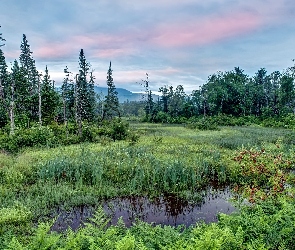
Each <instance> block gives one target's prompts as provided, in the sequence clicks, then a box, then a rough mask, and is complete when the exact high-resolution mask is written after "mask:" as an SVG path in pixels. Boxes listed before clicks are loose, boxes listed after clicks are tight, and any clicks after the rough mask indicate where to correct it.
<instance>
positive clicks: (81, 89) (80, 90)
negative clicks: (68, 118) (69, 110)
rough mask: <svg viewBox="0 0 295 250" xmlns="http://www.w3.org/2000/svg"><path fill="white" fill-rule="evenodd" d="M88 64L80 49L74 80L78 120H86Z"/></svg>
mask: <svg viewBox="0 0 295 250" xmlns="http://www.w3.org/2000/svg"><path fill="white" fill-rule="evenodd" d="M89 67H90V65H89V63H88V62H87V61H86V58H85V55H84V51H83V49H81V51H80V55H79V74H78V77H77V79H76V99H77V103H76V109H77V116H78V119H80V120H82V121H83V120H88V116H89V114H88V106H89V105H88V82H87V75H88V71H89Z"/></svg>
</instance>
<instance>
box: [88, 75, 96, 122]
mask: <svg viewBox="0 0 295 250" xmlns="http://www.w3.org/2000/svg"><path fill="white" fill-rule="evenodd" d="M94 80H95V77H94V75H93V71H91V72H90V79H89V83H88V90H87V119H88V121H89V122H94V119H95V110H96V94H95V91H94V83H95V81H94Z"/></svg>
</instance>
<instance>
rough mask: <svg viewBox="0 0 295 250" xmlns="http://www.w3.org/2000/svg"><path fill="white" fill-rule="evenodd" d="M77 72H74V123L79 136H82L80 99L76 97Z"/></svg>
mask: <svg viewBox="0 0 295 250" xmlns="http://www.w3.org/2000/svg"><path fill="white" fill-rule="evenodd" d="M77 77H78V74H76V84H75V94H76V96H75V102H76V123H77V125H78V134H79V136H82V119H81V107H80V105H81V101H80V100H79V98H78V89H77V85H78V78H77Z"/></svg>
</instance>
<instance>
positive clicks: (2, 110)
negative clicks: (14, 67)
mask: <svg viewBox="0 0 295 250" xmlns="http://www.w3.org/2000/svg"><path fill="white" fill-rule="evenodd" d="M0 27H1V26H0ZM1 41H5V39H4V38H2V34H1V33H0V42H1ZM3 45H4V44H0V47H1V46H3ZM7 93H8V72H7V64H6V61H5V56H4V53H3V51H2V49H1V48H0V127H3V126H5V125H6V123H7V113H8V103H7Z"/></svg>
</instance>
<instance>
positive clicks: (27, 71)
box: [19, 34, 39, 121]
mask: <svg viewBox="0 0 295 250" xmlns="http://www.w3.org/2000/svg"><path fill="white" fill-rule="evenodd" d="M20 49H21V54H20V57H19V61H20V66H21V68H22V71H23V73H24V75H25V78H26V79H27V83H28V84H27V85H26V87H27V88H28V89H27V91H28V93H29V95H28V98H27V99H26V101H27V102H28V104H27V105H28V114H29V119H30V120H33V121H37V120H38V106H39V105H38V81H39V72H38V71H37V69H36V66H35V60H34V59H33V57H32V54H33V52H32V51H31V49H30V45H29V43H28V40H27V37H26V35H25V34H23V40H22V42H21V45H20Z"/></svg>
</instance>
